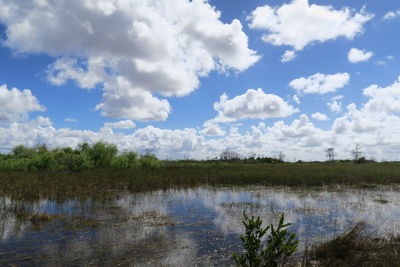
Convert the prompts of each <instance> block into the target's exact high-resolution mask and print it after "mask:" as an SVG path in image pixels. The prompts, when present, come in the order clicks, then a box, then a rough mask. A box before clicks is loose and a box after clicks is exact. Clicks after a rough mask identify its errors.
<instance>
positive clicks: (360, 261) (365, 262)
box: [303, 222, 400, 267]
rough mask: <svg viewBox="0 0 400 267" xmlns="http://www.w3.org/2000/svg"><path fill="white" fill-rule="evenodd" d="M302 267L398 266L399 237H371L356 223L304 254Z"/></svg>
mask: <svg viewBox="0 0 400 267" xmlns="http://www.w3.org/2000/svg"><path fill="white" fill-rule="evenodd" d="M304 259H305V260H304V262H303V265H304V266H344V267H345V266H400V236H391V237H388V238H373V237H371V234H370V233H368V228H367V226H366V225H365V224H364V223H362V222H361V223H358V224H357V225H355V226H354V227H353V228H352V229H350V230H349V231H347V232H345V233H344V234H342V235H340V236H338V237H336V238H334V239H333V240H331V241H328V242H325V243H321V244H318V245H315V246H314V247H313V248H312V249H311V250H309V251H306V252H305V257H304Z"/></svg>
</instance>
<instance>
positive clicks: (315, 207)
mask: <svg viewBox="0 0 400 267" xmlns="http://www.w3.org/2000/svg"><path fill="white" fill-rule="evenodd" d="M399 204H400V187H399V186H379V187H372V188H371V187H366V188H355V187H340V186H336V187H327V188H316V189H310V188H309V189H304V188H286V187H259V186H251V187H219V188H211V187H200V188H197V189H190V190H168V191H156V192H151V193H137V194H125V195H124V196H123V197H120V198H118V199H115V200H112V201H109V202H105V203H104V202H95V201H90V200H85V201H78V200H69V201H67V202H62V203H57V202H55V201H50V200H41V201H38V202H35V203H17V202H13V201H11V200H10V199H8V198H5V197H3V198H1V197H0V265H5V264H17V265H32V264H36V265H44V266H54V265H63V264H67V265H82V264H84V265H88V264H95V265H100V264H101V265H106V266H107V265H109V266H115V265H117V264H122V265H128V266H129V265H132V266H142V265H143V266H147V265H148V266H165V265H170V266H194V265H200V266H202V265H203V266H212V265H216V266H218V265H221V266H226V265H230V264H232V258H231V254H232V253H233V252H239V251H240V246H241V242H240V240H239V239H238V236H239V235H240V233H242V232H243V225H242V222H241V221H242V219H243V210H247V211H248V213H249V214H253V215H256V216H260V217H261V218H262V219H263V221H264V222H265V223H276V222H277V220H278V219H279V216H280V214H281V213H282V212H284V213H285V219H286V221H287V222H291V223H293V224H292V225H291V227H290V230H291V231H294V232H295V233H296V234H297V237H298V238H299V240H300V241H301V248H303V247H304V246H306V245H307V244H308V245H310V244H312V243H313V242H321V241H325V240H328V239H330V238H332V237H333V236H335V235H338V234H340V233H342V232H344V231H346V230H347V229H349V228H350V227H352V226H354V225H355V224H356V223H357V222H359V221H364V222H366V223H367V225H369V226H370V228H369V229H370V231H371V233H373V234H375V235H381V236H384V235H386V234H388V233H396V231H399V230H398V229H400V227H399V226H400V220H399V219H400V209H399ZM34 214H39V215H37V216H36V217H35V215H34ZM40 214H41V215H42V217H43V216H44V219H41V218H42V217H40ZM38 218H39V219H38Z"/></svg>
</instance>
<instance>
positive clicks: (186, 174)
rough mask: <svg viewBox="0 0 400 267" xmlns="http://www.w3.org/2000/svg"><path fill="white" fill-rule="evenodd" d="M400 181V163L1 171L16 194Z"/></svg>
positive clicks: (5, 187)
mask: <svg viewBox="0 0 400 267" xmlns="http://www.w3.org/2000/svg"><path fill="white" fill-rule="evenodd" d="M337 183H339V184H349V185H357V184H358V185H364V184H371V183H372V184H391V183H400V164H394V163H368V164H351V163H350V164H349V163H343V164H329V163H282V164H244V163H196V164H181V163H174V162H169V163H164V164H163V166H157V168H130V169H122V168H113V167H108V168H94V169H83V170H77V171H70V170H36V171H5V170H2V171H0V194H1V195H6V196H10V197H13V198H17V199H32V198H41V197H46V198H52V199H67V198H71V197H94V198H108V197H112V196H113V195H115V194H119V193H121V192H124V191H128V192H138V191H149V190H157V189H168V188H188V187H196V186H200V185H210V186H219V185H265V186H274V185H279V186H323V185H329V184H337Z"/></svg>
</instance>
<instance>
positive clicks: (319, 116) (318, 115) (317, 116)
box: [311, 112, 329, 121]
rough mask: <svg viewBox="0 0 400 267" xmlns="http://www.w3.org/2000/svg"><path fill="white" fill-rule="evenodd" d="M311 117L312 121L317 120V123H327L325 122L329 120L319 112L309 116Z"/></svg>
mask: <svg viewBox="0 0 400 267" xmlns="http://www.w3.org/2000/svg"><path fill="white" fill-rule="evenodd" d="M311 117H312V118H313V119H314V120H317V121H327V120H329V118H328V116H326V114H324V113H319V112H316V113H313V114H311Z"/></svg>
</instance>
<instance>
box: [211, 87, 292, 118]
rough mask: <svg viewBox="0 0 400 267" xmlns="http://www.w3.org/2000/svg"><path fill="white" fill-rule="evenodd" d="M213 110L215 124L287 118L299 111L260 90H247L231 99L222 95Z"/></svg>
mask: <svg viewBox="0 0 400 267" xmlns="http://www.w3.org/2000/svg"><path fill="white" fill-rule="evenodd" d="M214 109H215V110H216V111H218V116H217V117H216V118H215V119H214V121H215V122H229V121H236V120H240V119H244V118H251V119H266V118H279V117H287V116H290V115H292V114H293V113H295V112H298V111H299V110H298V109H296V108H294V107H292V106H291V105H289V104H288V103H287V102H285V101H284V100H283V99H282V98H281V97H279V96H277V95H273V94H266V93H264V91H263V90H262V89H257V90H254V89H248V90H247V91H246V93H244V94H243V95H239V96H236V97H234V98H232V99H229V98H228V96H227V95H226V94H223V95H222V96H221V97H220V100H219V102H216V103H214Z"/></svg>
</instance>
